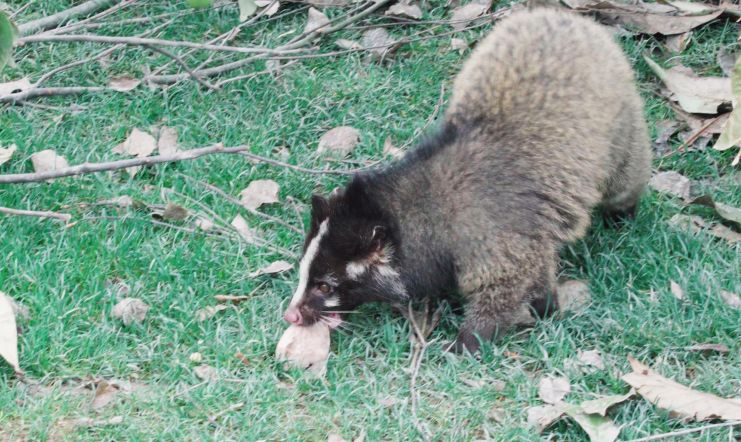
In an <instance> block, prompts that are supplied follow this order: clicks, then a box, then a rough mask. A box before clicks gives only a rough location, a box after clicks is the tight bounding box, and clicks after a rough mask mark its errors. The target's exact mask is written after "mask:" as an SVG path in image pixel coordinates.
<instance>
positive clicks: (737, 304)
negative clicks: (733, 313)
mask: <svg viewBox="0 0 741 442" xmlns="http://www.w3.org/2000/svg"><path fill="white" fill-rule="evenodd" d="M720 297H721V299H723V302H725V303H726V304H728V305H729V306H731V307H733V308H737V309H741V297H739V296H738V295H737V294H735V293H731V292H728V291H725V290H721V291H720Z"/></svg>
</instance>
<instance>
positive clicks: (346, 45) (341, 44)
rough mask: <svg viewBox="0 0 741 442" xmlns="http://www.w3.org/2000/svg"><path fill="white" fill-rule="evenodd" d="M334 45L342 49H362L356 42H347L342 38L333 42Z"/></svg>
mask: <svg viewBox="0 0 741 442" xmlns="http://www.w3.org/2000/svg"><path fill="white" fill-rule="evenodd" d="M334 44H335V45H337V46H338V47H339V48H342V49H352V50H359V49H363V45H361V44H360V43H358V42H357V41H353V40H347V39H344V38H338V39H337V40H335V42H334Z"/></svg>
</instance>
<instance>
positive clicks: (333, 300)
mask: <svg viewBox="0 0 741 442" xmlns="http://www.w3.org/2000/svg"><path fill="white" fill-rule="evenodd" d="M338 305H340V298H338V297H337V296H331V297H329V298H327V299H325V300H324V306H325V307H329V308H332V307H337V306H338Z"/></svg>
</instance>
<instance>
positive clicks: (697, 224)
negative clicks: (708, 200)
mask: <svg viewBox="0 0 741 442" xmlns="http://www.w3.org/2000/svg"><path fill="white" fill-rule="evenodd" d="M669 225H670V226H671V227H674V228H675V229H680V230H688V231H690V232H692V233H699V232H705V233H707V234H709V235H712V236H714V237H716V238H720V239H724V240H726V241H728V242H729V243H731V244H735V243H737V242H741V234H740V233H738V232H735V231H733V230H731V229H729V228H728V227H726V226H724V225H723V224H708V223H707V222H706V221H705V220H704V219H702V218H700V217H699V216H695V215H683V214H681V213H678V214H676V215H674V216H673V217H671V219H670V220H669Z"/></svg>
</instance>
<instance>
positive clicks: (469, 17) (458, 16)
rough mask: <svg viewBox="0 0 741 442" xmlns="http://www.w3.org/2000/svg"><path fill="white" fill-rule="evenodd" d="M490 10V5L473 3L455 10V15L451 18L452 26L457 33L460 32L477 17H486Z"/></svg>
mask: <svg viewBox="0 0 741 442" xmlns="http://www.w3.org/2000/svg"><path fill="white" fill-rule="evenodd" d="M488 10H489V5H487V4H482V3H477V2H471V3H469V4H467V5H463V6H460V7H457V8H455V9H453V13H452V14H451V16H450V21H451V22H452V23H451V26H452V27H453V29H455V30H456V31H460V30H462V29H464V28H465V27H466V26H468V24H469V23H471V22H472V21H473V20H475V19H476V18H477V17H480V16H482V15H484V13H485V12H486V11H488Z"/></svg>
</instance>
